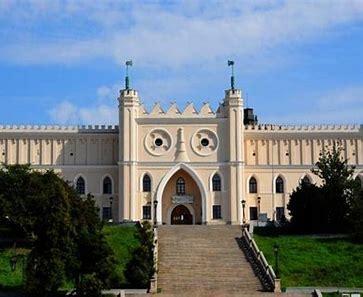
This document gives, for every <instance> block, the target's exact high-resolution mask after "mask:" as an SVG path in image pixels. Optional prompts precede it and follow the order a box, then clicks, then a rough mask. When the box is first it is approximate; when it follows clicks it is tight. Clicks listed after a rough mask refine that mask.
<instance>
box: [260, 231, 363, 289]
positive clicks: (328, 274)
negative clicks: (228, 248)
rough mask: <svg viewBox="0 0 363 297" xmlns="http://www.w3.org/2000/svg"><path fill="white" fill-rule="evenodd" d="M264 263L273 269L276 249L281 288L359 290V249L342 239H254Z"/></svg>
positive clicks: (362, 266)
mask: <svg viewBox="0 0 363 297" xmlns="http://www.w3.org/2000/svg"><path fill="white" fill-rule="evenodd" d="M254 239H255V241H256V243H257V245H258V247H259V248H260V249H261V250H262V251H263V253H264V255H265V257H266V259H267V261H268V262H269V263H270V264H271V265H272V266H274V263H275V258H274V252H273V246H274V244H276V243H277V244H278V245H279V259H280V260H279V268H280V276H281V283H282V286H283V287H298V286H321V287H327V286H330V287H363V245H362V244H355V243H352V242H350V241H349V240H348V239H345V238H317V237H314V236H298V235H296V236H287V235H286V236H278V237H268V236H260V235H254Z"/></svg>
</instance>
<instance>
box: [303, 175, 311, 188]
mask: <svg viewBox="0 0 363 297" xmlns="http://www.w3.org/2000/svg"><path fill="white" fill-rule="evenodd" d="M301 183H302V184H303V185H305V186H306V185H310V184H311V181H310V178H309V177H308V176H307V175H305V176H304V178H303V179H302V180H301Z"/></svg>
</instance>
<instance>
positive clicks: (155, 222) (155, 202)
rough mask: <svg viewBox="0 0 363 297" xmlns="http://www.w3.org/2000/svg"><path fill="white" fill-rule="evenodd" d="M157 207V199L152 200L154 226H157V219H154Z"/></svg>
mask: <svg viewBox="0 0 363 297" xmlns="http://www.w3.org/2000/svg"><path fill="white" fill-rule="evenodd" d="M157 207H158V200H154V227H155V228H156V227H157V221H156V210H157Z"/></svg>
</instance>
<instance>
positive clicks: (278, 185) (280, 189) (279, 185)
mask: <svg viewBox="0 0 363 297" xmlns="http://www.w3.org/2000/svg"><path fill="white" fill-rule="evenodd" d="M283 192H284V181H283V180H282V178H281V176H279V177H278V178H276V193H283Z"/></svg>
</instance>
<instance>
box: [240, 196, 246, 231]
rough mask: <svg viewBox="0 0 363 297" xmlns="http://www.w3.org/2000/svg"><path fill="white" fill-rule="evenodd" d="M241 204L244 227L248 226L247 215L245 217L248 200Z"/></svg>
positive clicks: (242, 201)
mask: <svg viewBox="0 0 363 297" xmlns="http://www.w3.org/2000/svg"><path fill="white" fill-rule="evenodd" d="M241 203H242V224H243V226H244V225H245V224H246V215H245V207H246V200H241Z"/></svg>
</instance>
